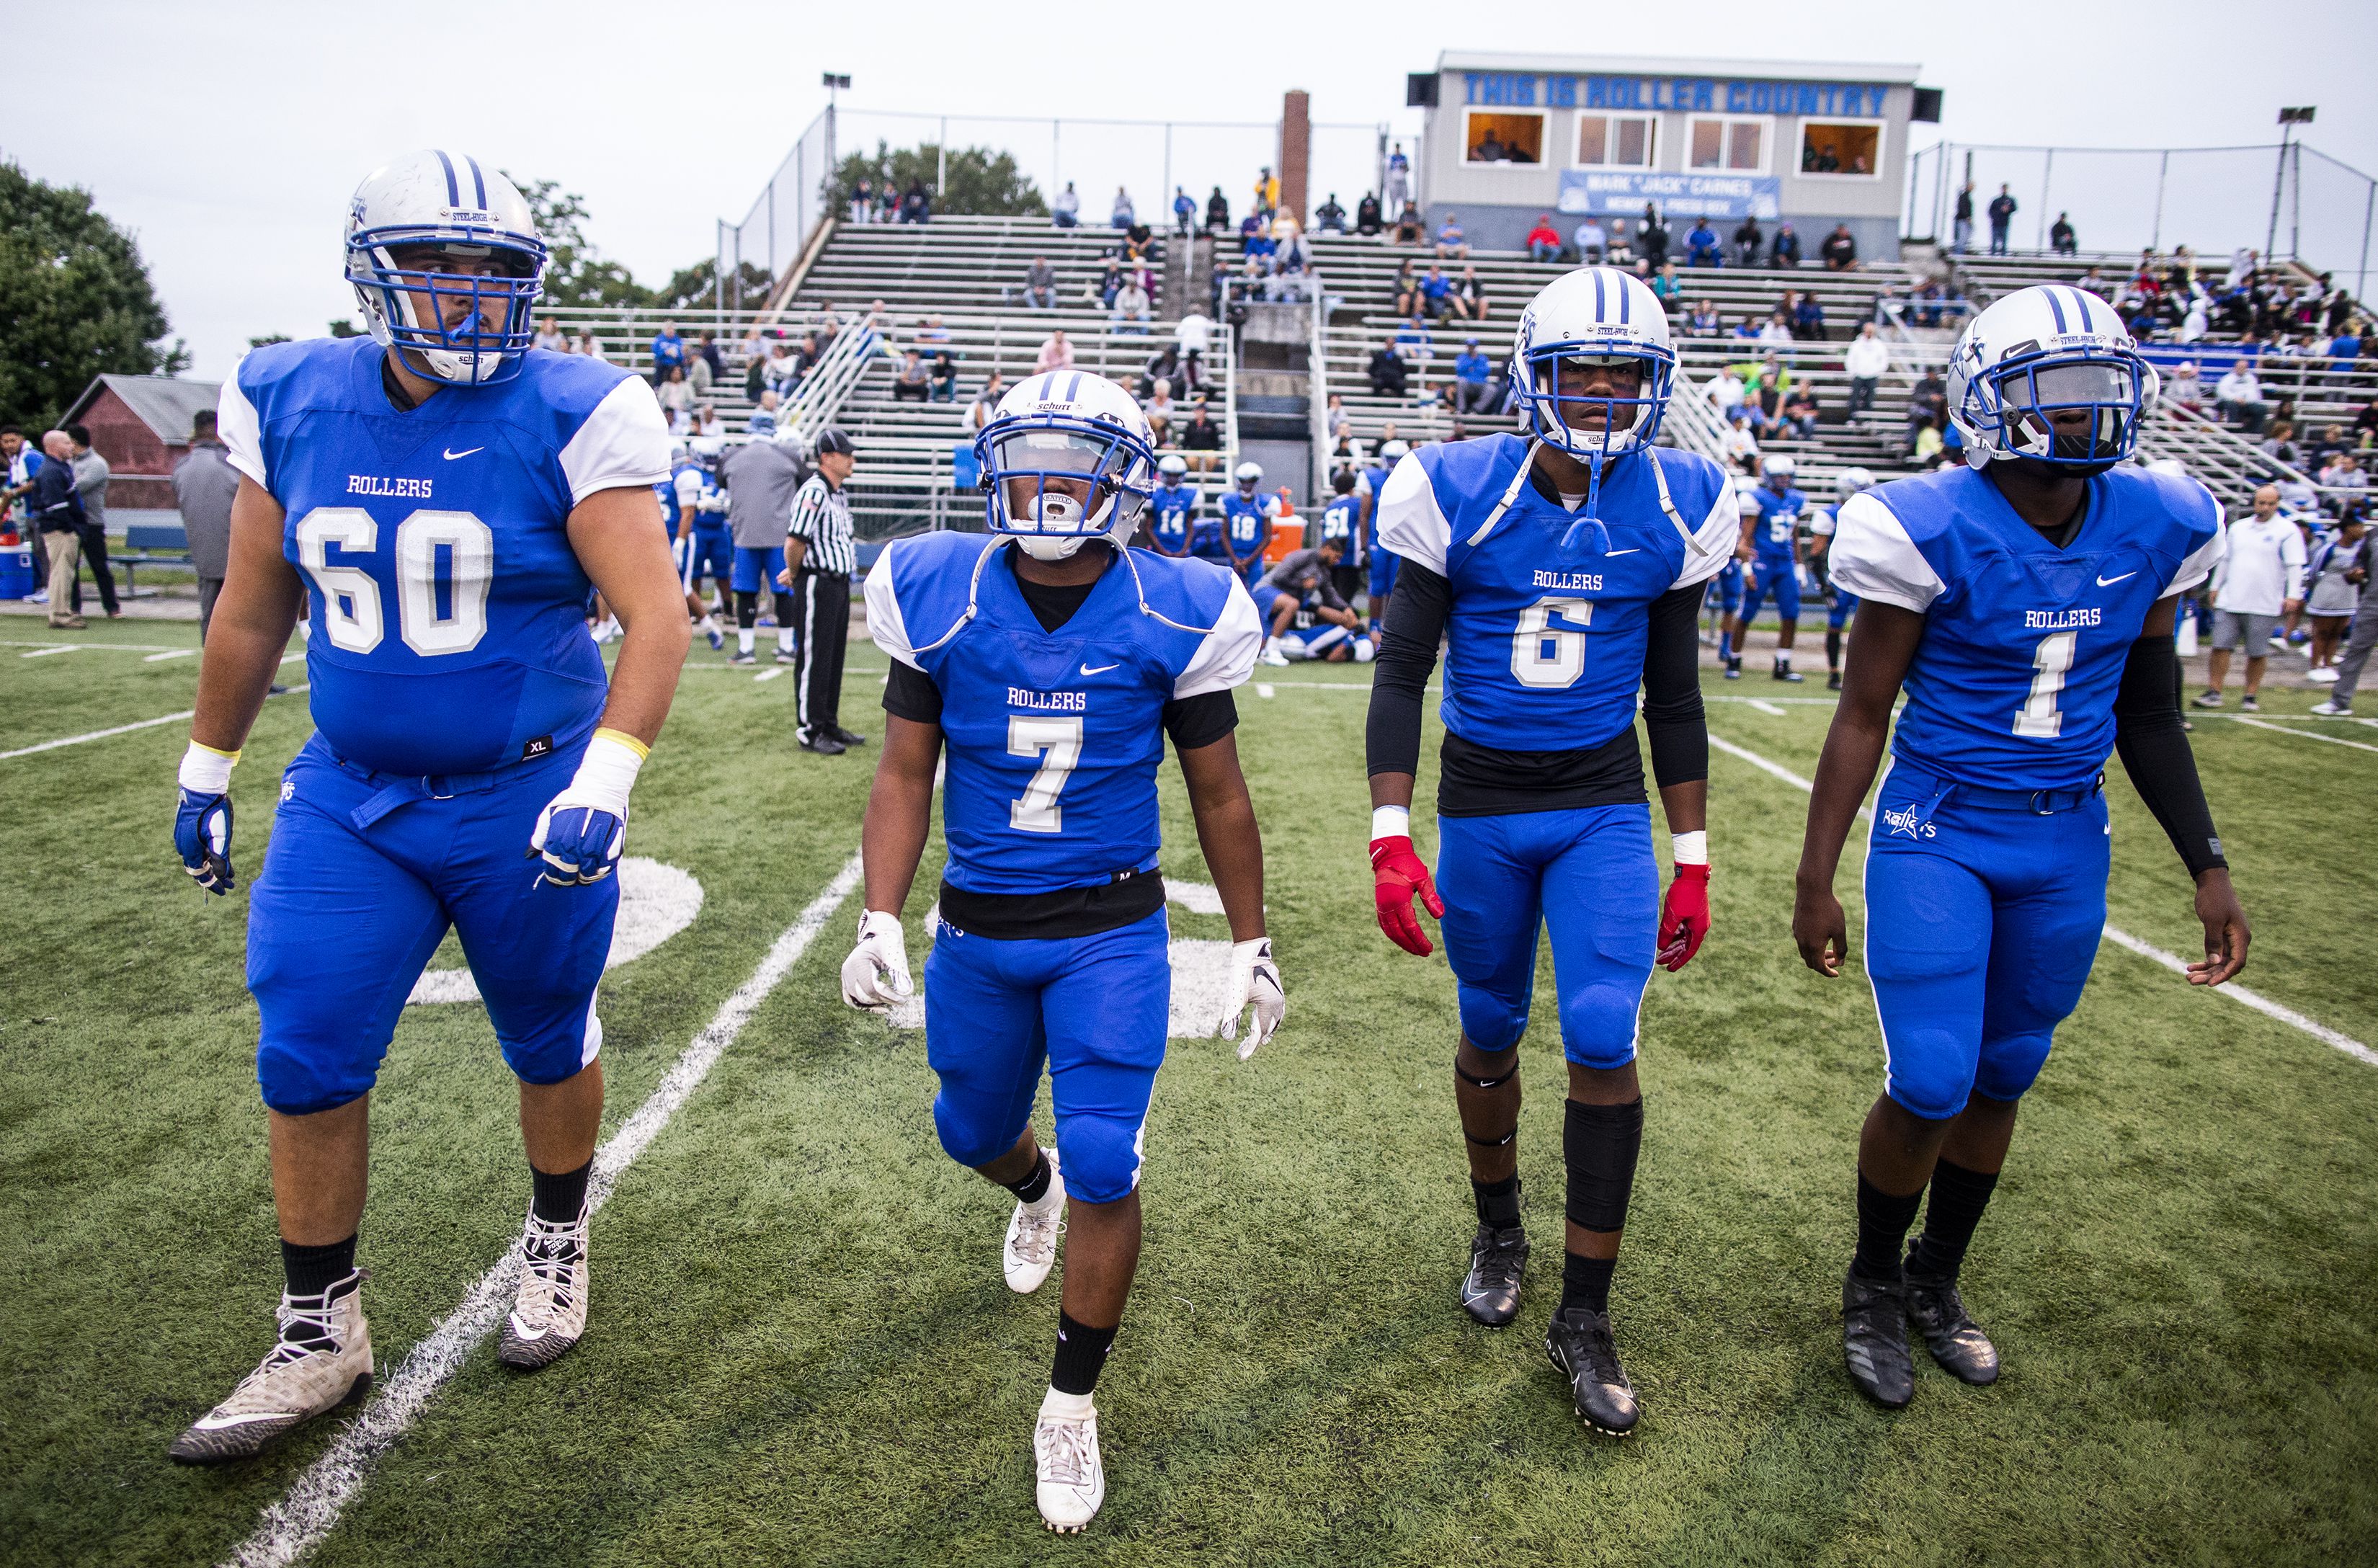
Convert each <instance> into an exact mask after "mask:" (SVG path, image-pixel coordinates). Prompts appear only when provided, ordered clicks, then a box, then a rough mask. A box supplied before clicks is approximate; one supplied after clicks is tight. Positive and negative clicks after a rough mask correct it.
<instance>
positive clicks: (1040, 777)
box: [1007, 714, 1082, 833]
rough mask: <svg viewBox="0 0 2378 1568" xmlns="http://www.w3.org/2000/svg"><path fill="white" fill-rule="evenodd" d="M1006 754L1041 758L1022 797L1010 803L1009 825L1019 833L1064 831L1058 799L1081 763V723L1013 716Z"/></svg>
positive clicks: (1067, 720) (1008, 812) (1008, 806)
mask: <svg viewBox="0 0 2378 1568" xmlns="http://www.w3.org/2000/svg"><path fill="white" fill-rule="evenodd" d="M1007 754H1008V755H1009V756H1011V757H1039V758H1040V759H1041V761H1040V766H1039V768H1038V769H1037V770H1035V771H1034V772H1033V774H1032V782H1031V783H1030V784H1026V785H1025V786H1024V794H1023V796H1022V798H1020V799H1016V800H1011V801H1009V802H1008V803H1007V825H1008V826H1009V827H1011V828H1014V829H1015V831H1016V832H1020V833H1062V832H1064V831H1065V812H1064V808H1063V807H1060V806H1059V805H1058V804H1057V796H1059V795H1061V794H1063V792H1064V788H1065V781H1066V780H1067V779H1068V778H1070V777H1072V776H1073V772H1074V768H1075V764H1077V763H1079V762H1080V761H1081V760H1082V721H1081V720H1079V719H1042V718H1026V717H1024V716H1022V715H1021V714H1017V715H1014V716H1011V717H1010V718H1009V719H1008V721H1007Z"/></svg>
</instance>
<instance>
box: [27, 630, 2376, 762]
mask: <svg viewBox="0 0 2378 1568" xmlns="http://www.w3.org/2000/svg"><path fill="white" fill-rule="evenodd" d="M27 657H30V654H29V655H27ZM2206 716H2207V717H2209V718H2216V719H2227V720H2228V721H2229V722H2230V723H2231V724H2249V725H2252V727H2253V728H2255V729H2258V730H2269V731H2270V732H2271V733H2272V734H2273V735H2291V736H2295V737H2296V738H2297V739H2298V740H2318V741H2325V742H2326V743H2327V744H2329V745H2331V746H2350V747H2351V748H2353V749H2354V750H2356V751H2378V746H2372V745H2371V744H2370V743H2369V742H2368V741H2363V740H2348V739H2346V738H2345V737H2344V736H2341V735H2323V734H2321V733H2320V732H2319V731H2318V730H2299V729H2289V728H2288V726H2287V725H2285V724H2272V723H2271V722H2270V721H2269V720H2267V719H2255V718H2249V717H2248V716H2247V715H2245V714H2243V713H2212V714H2208V715H2206Z"/></svg>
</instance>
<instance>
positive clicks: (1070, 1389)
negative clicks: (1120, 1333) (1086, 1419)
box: [1049, 1307, 1115, 1394]
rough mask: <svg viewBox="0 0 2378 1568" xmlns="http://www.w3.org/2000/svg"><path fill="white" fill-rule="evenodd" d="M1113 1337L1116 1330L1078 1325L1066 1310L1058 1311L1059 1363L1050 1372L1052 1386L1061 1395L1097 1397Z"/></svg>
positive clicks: (1054, 1363) (1055, 1363) (1112, 1345)
mask: <svg viewBox="0 0 2378 1568" xmlns="http://www.w3.org/2000/svg"><path fill="white" fill-rule="evenodd" d="M1114 1336H1115V1331H1114V1330H1113V1329H1111V1328H1092V1327H1090V1326H1089V1325H1088V1324H1087V1323H1075V1321H1074V1320H1073V1318H1072V1316H1071V1315H1070V1314H1068V1313H1067V1312H1066V1311H1065V1310H1064V1309H1063V1307H1060V1308H1058V1309H1057V1359H1056V1360H1055V1361H1054V1362H1053V1363H1051V1366H1050V1368H1049V1386H1050V1387H1051V1388H1053V1389H1055V1390H1056V1391H1057V1392H1058V1393H1060V1394H1095V1393H1097V1392H1098V1387H1099V1372H1101V1371H1105V1370H1106V1364H1107V1352H1108V1351H1109V1350H1111V1349H1112V1348H1114Z"/></svg>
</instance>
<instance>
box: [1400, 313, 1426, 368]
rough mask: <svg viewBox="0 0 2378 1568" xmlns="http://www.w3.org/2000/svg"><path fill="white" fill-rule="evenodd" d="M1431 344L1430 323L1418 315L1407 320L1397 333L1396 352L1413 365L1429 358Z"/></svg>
mask: <svg viewBox="0 0 2378 1568" xmlns="http://www.w3.org/2000/svg"><path fill="white" fill-rule="evenodd" d="M1430 344H1431V340H1430V338H1429V335H1428V324H1427V323H1426V322H1424V321H1423V320H1422V319H1421V318H1420V317H1417V316H1415V317H1412V318H1411V320H1410V321H1408V322H1406V323H1405V324H1404V329H1403V330H1402V331H1400V332H1398V333H1397V334H1396V352H1397V353H1399V354H1401V355H1403V356H1404V358H1405V360H1406V361H1408V362H1410V363H1411V364H1413V365H1419V364H1422V363H1424V362H1425V361H1426V360H1427V359H1428V356H1429V349H1430Z"/></svg>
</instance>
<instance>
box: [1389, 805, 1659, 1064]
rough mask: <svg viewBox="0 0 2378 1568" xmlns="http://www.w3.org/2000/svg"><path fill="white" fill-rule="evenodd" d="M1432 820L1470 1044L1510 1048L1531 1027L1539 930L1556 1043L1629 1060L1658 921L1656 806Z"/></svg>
mask: <svg viewBox="0 0 2378 1568" xmlns="http://www.w3.org/2000/svg"><path fill="white" fill-rule="evenodd" d="M1436 828H1437V861H1436V891H1437V892H1438V893H1439V894H1441V895H1442V896H1443V897H1444V899H1445V917H1444V919H1443V920H1441V921H1440V922H1439V923H1438V926H1439V929H1440V930H1441V931H1442V932H1443V934H1444V937H1445V956H1446V959H1447V962H1448V963H1450V964H1452V966H1453V976H1454V979H1455V981H1456V982H1457V989H1456V994H1457V997H1458V999H1459V1004H1460V1010H1461V1032H1462V1033H1463V1034H1464V1035H1468V1036H1469V1039H1470V1043H1471V1045H1473V1046H1476V1047H1478V1048H1479V1049H1480V1050H1482V1051H1503V1050H1508V1049H1510V1048H1511V1047H1513V1046H1516V1045H1518V1044H1519V1036H1520V1035H1523V1034H1525V1033H1526V1032H1527V1027H1528V1013H1529V1010H1530V1008H1531V1005H1532V1003H1533V1001H1534V998H1535V988H1536V942H1537V933H1538V931H1539V929H1544V930H1549V931H1550V932H1551V934H1552V942H1553V984H1554V987H1555V990H1556V991H1557V993H1558V996H1559V1000H1560V1027H1561V1049H1562V1051H1563V1053H1564V1054H1565V1055H1567V1058H1568V1059H1569V1060H1571V1061H1573V1062H1576V1063H1577V1064H1578V1065H1579V1066H1580V1067H1598V1068H1613V1067H1624V1066H1625V1065H1626V1064H1627V1063H1628V1062H1630V1061H1632V1060H1634V1059H1635V1043H1636V1015H1637V1013H1638V1012H1639V1011H1641V1009H1642V1005H1643V987H1644V986H1645V984H1646V983H1648V982H1649V981H1650V979H1651V952H1652V949H1653V947H1654V946H1655V945H1656V940H1657V938H1658V935H1659V925H1660V868H1659V863H1658V862H1657V861H1655V860H1654V859H1653V858H1652V856H1651V807H1650V806H1649V805H1648V804H1645V803H1642V802H1638V803H1635V804H1633V805H1627V806H1593V807H1587V808H1581V809H1578V810H1569V811H1525V812H1516V813H1512V814H1510V815H1507V816H1495V817H1440V818H1438V819H1437V824H1436Z"/></svg>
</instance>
